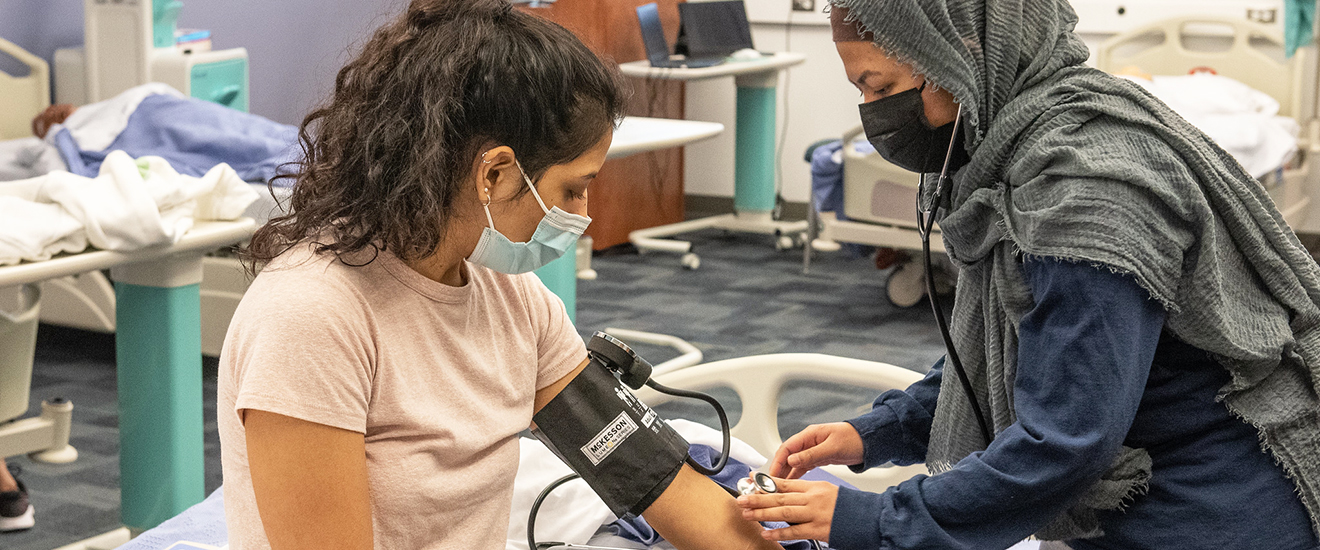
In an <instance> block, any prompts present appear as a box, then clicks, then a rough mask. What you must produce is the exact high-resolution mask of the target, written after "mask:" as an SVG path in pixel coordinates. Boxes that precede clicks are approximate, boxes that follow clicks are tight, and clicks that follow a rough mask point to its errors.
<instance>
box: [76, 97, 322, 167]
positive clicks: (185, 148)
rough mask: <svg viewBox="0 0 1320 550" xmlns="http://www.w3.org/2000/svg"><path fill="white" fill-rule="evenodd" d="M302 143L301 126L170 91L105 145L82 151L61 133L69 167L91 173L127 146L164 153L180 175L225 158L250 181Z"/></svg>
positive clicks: (135, 152)
mask: <svg viewBox="0 0 1320 550" xmlns="http://www.w3.org/2000/svg"><path fill="white" fill-rule="evenodd" d="M297 143H298V128H297V127H294V126H289V125H286V124H279V123H277V122H274V121H271V120H269V119H266V118H263V117H260V116H257V115H251V114H248V113H244V112H241V111H236V110H234V109H230V108H228V107H224V106H222V105H218V104H215V103H211V102H209V101H202V100H200V99H193V98H188V97H173V96H169V95H151V96H148V97H147V98H146V99H143V100H142V102H141V103H140V104H139V105H138V107H137V110H135V111H134V112H133V114H132V115H131V116H129V118H128V124H127V126H126V127H125V128H124V130H123V131H122V132H120V134H119V136H118V137H117V138H115V140H114V141H113V142H112V143H111V144H110V146H109V147H107V148H105V149H104V150H101V151H85V150H82V149H81V148H80V147H79V146H78V143H77V141H76V140H74V139H73V136H72V134H70V133H69V130H68V129H62V130H61V131H60V132H59V134H57V135H56V136H55V146H56V147H57V148H58V149H59V151H60V155H61V156H62V157H64V161H65V162H66V163H68V165H69V171H70V172H72V173H74V174H78V175H80V176H86V177H89V178H91V177H96V175H97V174H98V173H99V172H100V169H101V162H103V161H104V160H105V157H106V155H108V154H110V152H111V151H116V150H121V151H124V152H126V153H128V155H129V156H131V157H133V158H138V157H142V156H148V155H153V156H157V157H161V158H164V159H165V160H166V161H169V163H170V166H172V167H174V169H175V170H177V171H178V172H179V173H180V174H185V175H189V176H201V175H203V174H205V173H206V172H207V171H208V170H210V169H211V168H212V167H214V166H215V165H217V164H220V163H222V162H223V163H226V164H228V165H229V166H230V167H232V168H233V169H234V171H235V172H238V176H239V177H241V178H243V180H244V181H250V182H265V181H267V180H269V179H270V178H272V177H273V176H275V174H276V170H278V169H279V166H280V165H281V164H283V163H286V162H290V161H294V160H297V159H298V158H299V156H300V153H299V149H298V147H297ZM277 183H278V182H277Z"/></svg>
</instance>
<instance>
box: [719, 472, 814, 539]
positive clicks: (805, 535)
mask: <svg viewBox="0 0 1320 550" xmlns="http://www.w3.org/2000/svg"><path fill="white" fill-rule="evenodd" d="M775 486H776V487H778V488H779V491H778V492H776V493H773V494H767V493H758V494H754V495H743V496H740V497H738V507H740V508H742V517H743V519H749V520H753V521H782V522H786V523H789V524H791V525H789V526H788V527H786V528H783V529H771V530H768V531H762V532H761V536H762V537H765V538H766V539H769V540H774V541H785V540H802V539H810V540H818V541H822V542H826V543H828V542H829V541H830V525H831V524H832V523H833V521H834V502H835V501H836V500H838V498H839V487H838V486H836V485H834V484H833V483H829V482H827V481H801V480H787V479H776V480H775Z"/></svg>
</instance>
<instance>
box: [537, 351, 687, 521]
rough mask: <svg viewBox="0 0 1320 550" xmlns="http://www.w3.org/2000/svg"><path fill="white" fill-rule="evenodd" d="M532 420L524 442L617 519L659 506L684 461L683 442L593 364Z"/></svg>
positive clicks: (607, 374)
mask: <svg viewBox="0 0 1320 550" xmlns="http://www.w3.org/2000/svg"><path fill="white" fill-rule="evenodd" d="M532 420H533V421H534V422H535V423H536V428H535V429H533V430H532V434H533V435H535V436H536V438H537V439H539V440H541V442H542V443H545V444H546V446H547V447H550V450H552V451H554V452H555V454H557V455H559V458H560V459H561V460H563V461H564V463H566V464H568V466H569V467H570V468H572V469H573V471H574V472H577V474H578V475H580V476H582V479H584V480H586V482H587V485H589V486H591V490H593V491H595V492H596V495H598V496H600V499H601V500H603V501H605V504H606V505H607V506H609V508H610V511H611V512H613V513H614V515H616V516H618V517H620V518H629V517H633V516H639V515H641V513H642V512H643V511H644V510H646V509H647V508H648V507H650V506H651V504H652V503H654V502H655V500H656V499H657V498H660V494H661V493H663V492H664V491H665V489H667V488H669V484H670V483H672V482H673V481H674V477H675V476H677V475H678V471H679V470H680V469H682V467H683V462H684V460H686V459H687V456H688V443H687V441H685V440H684V439H683V436H680V435H678V432H675V431H674V429H673V428H671V427H669V424H666V423H665V422H664V421H663V420H661V419H660V417H659V416H658V415H656V413H655V411H653V410H651V408H650V407H647V406H646V404H645V403H642V402H641V401H639V400H638V399H637V397H636V396H634V395H633V394H632V392H630V391H628V389H627V388H626V387H624V385H623V383H621V382H619V379H618V378H615V376H614V375H613V374H611V373H610V371H609V370H607V369H606V368H605V366H604V365H602V364H601V363H600V362H599V361H597V360H595V359H593V360H592V361H591V363H590V364H588V365H587V367H586V368H584V369H582V372H580V373H578V375H577V376H576V377H574V378H573V381H572V382H569V383H568V385H567V386H565V387H564V389H563V390H562V391H560V392H559V395H557V396H555V398H554V399H553V400H551V401H550V402H549V403H547V404H546V405H545V406H544V407H542V408H541V410H540V411H539V412H537V413H536V416H533V417H532Z"/></svg>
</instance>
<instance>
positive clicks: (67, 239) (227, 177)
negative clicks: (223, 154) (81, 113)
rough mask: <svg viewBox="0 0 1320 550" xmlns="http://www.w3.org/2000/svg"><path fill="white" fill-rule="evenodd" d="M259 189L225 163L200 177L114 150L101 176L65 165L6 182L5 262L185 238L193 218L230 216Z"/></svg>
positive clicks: (1, 232) (1, 203)
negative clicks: (68, 169)
mask: <svg viewBox="0 0 1320 550" xmlns="http://www.w3.org/2000/svg"><path fill="white" fill-rule="evenodd" d="M256 199H257V194H256V192H255V191H253V190H252V188H251V187H250V186H248V185H247V184H246V183H245V182H243V180H241V179H240V178H239V177H238V174H236V173H235V172H234V170H233V169H232V168H230V167H229V165H227V164H220V165H217V166H216V167H215V168H212V169H211V170H210V171H209V172H207V173H206V174H205V175H204V176H202V177H200V178H194V177H191V176H184V175H181V174H179V173H178V172H176V171H174V169H173V168H171V167H170V165H169V163H168V162H165V160H164V159H161V158H159V157H142V158H140V159H137V160H134V159H132V158H130V157H129V156H128V155H127V154H126V153H124V152H122V151H115V152H112V153H110V154H109V155H108V156H107V157H106V159H105V163H104V164H102V165H101V171H100V174H98V175H97V177H95V178H84V177H81V176H76V175H74V174H70V173H68V172H64V171H56V172H51V173H49V174H46V175H44V176H40V177H36V178H31V179H25V180H18V181H11V182H4V183H0V265H9V264H16V263H18V262H20V261H41V260H47V259H50V257H51V256H53V255H55V254H60V253H64V252H81V251H82V250H83V249H84V248H86V247H87V246H88V245H90V246H93V247H96V248H99V249H102V250H118V251H128V250H136V249H139V248H144V247H148V246H156V245H163V244H173V243H176V242H179V240H180V239H182V238H183V235H184V234H185V233H187V232H188V230H189V229H191V228H192V226H193V223H194V221H195V220H232V219H236V218H238V217H239V216H241V215H242V214H243V210H244V209H246V208H247V206H248V205H249V204H252V202H253V201H255V200H256Z"/></svg>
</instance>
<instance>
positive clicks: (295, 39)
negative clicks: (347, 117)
mask: <svg viewBox="0 0 1320 550" xmlns="http://www.w3.org/2000/svg"><path fill="white" fill-rule="evenodd" d="M183 2H184V7H183V12H182V14H181V15H180V17H179V26H181V27H186V28H199V29H210V30H211V35H212V42H213V45H214V47H215V48H216V49H222V48H234V47H240V46H241V47H244V48H247V50H248V57H249V59H250V70H251V75H250V77H251V88H252V89H251V109H252V112H253V113H256V114H259V115H262V116H265V117H268V118H271V119H274V120H276V121H279V122H283V123H286V124H297V123H298V122H300V121H301V120H302V117H303V115H304V114H306V113H307V112H308V111H309V110H310V109H311V108H312V107H313V106H314V105H316V103H318V102H319V101H320V100H321V99H322V98H324V97H325V95H326V94H328V93H329V91H330V89H331V86H332V84H333V82H334V76H335V72H336V71H337V70H338V69H339V67H340V66H341V65H343V63H344V62H345V61H347V60H348V56H349V55H350V54H351V51H352V48H353V47H354V46H355V45H357V44H359V43H361V42H362V41H364V40H365V39H366V38H367V37H368V35H369V33H370V32H371V30H372V29H374V28H376V27H377V26H379V25H381V24H382V23H384V22H385V21H386V20H387V19H388V18H389V17H390V16H391V15H393V14H394V13H397V12H398V11H399V10H401V9H402V7H403V6H404V5H405V4H406V2H407V0H183ZM82 5H83V2H82V0H0V38H4V39H6V40H9V41H10V42H14V43H16V44H18V45H19V46H21V47H23V48H25V49H27V50H28V51H31V52H32V53H35V54H37V55H39V56H41V57H43V58H45V59H46V60H47V61H51V60H52V58H53V55H54V52H55V49H56V48H63V47H68V46H76V45H80V44H82V25H83V19H82V12H83V10H82ZM0 57H4V56H0ZM6 63H9V64H6ZM53 69H54V64H53V63H52V70H53ZM0 70H7V71H9V72H13V68H12V60H9V59H0Z"/></svg>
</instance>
